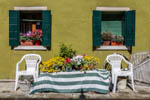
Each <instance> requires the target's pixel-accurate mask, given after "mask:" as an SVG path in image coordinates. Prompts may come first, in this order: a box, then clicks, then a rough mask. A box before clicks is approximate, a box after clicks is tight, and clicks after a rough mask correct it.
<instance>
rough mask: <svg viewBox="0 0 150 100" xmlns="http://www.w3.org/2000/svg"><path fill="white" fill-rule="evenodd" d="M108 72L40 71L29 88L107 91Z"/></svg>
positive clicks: (102, 70)
mask: <svg viewBox="0 0 150 100" xmlns="http://www.w3.org/2000/svg"><path fill="white" fill-rule="evenodd" d="M109 78H110V73H109V72H108V71H106V70H105V69H101V70H91V71H86V72H84V71H72V72H57V73H42V74H40V76H39V77H38V78H37V81H36V82H35V83H34V84H33V87H32V88H31V90H30V94H34V93H36V92H57V93H74V92H89V91H95V92H99V93H104V94H106V93H108V92H109V82H110V81H109Z"/></svg>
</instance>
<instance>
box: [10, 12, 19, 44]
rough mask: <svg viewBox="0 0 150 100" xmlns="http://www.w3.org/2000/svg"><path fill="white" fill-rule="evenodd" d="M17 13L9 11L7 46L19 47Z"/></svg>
mask: <svg viewBox="0 0 150 100" xmlns="http://www.w3.org/2000/svg"><path fill="white" fill-rule="evenodd" d="M19 20H20V14H19V11H14V10H9V45H10V46H18V45H19V31H20V30H19V25H20V24H19Z"/></svg>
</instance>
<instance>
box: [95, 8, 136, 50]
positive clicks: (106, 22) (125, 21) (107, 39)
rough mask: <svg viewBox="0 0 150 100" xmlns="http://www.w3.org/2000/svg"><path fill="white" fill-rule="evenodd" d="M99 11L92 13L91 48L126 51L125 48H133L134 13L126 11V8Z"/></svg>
mask: <svg viewBox="0 0 150 100" xmlns="http://www.w3.org/2000/svg"><path fill="white" fill-rule="evenodd" d="M108 8H109V7H108ZM100 9H101V10H95V11H93V47H96V49H102V50H103V49H106V50H107V49H111V50H114V49H116V50H125V49H126V50H127V49H128V48H127V47H131V46H134V45H135V11H130V10H129V9H127V11H126V8H125V9H121V10H118V9H116V8H111V9H110V8H109V9H107V10H106V9H105V10H104V8H103V7H102V8H100Z"/></svg>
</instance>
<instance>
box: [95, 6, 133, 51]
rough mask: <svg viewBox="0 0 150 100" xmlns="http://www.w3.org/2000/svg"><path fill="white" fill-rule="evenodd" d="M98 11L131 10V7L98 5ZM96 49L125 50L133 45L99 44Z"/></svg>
mask: <svg viewBox="0 0 150 100" xmlns="http://www.w3.org/2000/svg"><path fill="white" fill-rule="evenodd" d="M96 11H105V12H107V11H108V12H111V11H112V12H113V11H115V12H117V11H119V12H120V11H130V8H129V7H96ZM95 49H96V50H125V51H128V50H130V49H131V47H127V46H125V45H123V46H103V45H101V46H98V47H96V48H95Z"/></svg>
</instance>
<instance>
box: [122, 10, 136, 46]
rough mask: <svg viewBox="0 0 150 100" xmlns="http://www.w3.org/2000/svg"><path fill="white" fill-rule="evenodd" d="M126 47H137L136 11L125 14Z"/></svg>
mask: <svg viewBox="0 0 150 100" xmlns="http://www.w3.org/2000/svg"><path fill="white" fill-rule="evenodd" d="M124 31H125V33H124V38H125V45H126V46H135V11H126V12H125V30H124Z"/></svg>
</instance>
